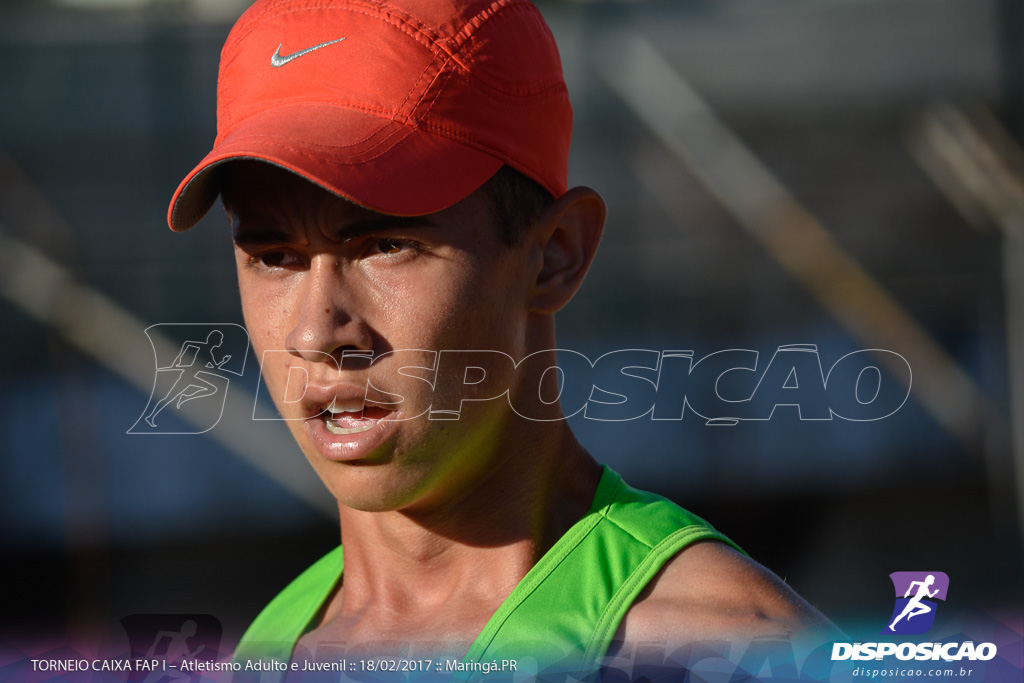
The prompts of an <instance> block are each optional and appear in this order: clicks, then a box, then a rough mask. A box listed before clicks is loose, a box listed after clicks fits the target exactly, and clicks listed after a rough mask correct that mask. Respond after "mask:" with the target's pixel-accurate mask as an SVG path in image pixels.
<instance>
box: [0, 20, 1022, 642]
mask: <svg viewBox="0 0 1024 683" xmlns="http://www.w3.org/2000/svg"><path fill="white" fill-rule="evenodd" d="M246 4H247V3H246V2H244V1H240V0H216V1H215V0H49V1H44V0H0V254H2V260H3V264H4V265H3V268H2V269H0V320H2V321H3V322H2V325H3V335H2V338H0V345H2V348H3V350H4V352H3V354H2V355H0V406H2V411H0V434H2V440H0V453H2V467H0V496H2V500H3V504H2V505H0V519H2V531H0V533H2V536H0V544H2V556H3V563H4V571H5V574H6V576H7V577H8V585H9V586H11V587H15V588H16V589H15V590H10V591H8V593H7V594H6V596H5V607H4V610H3V613H2V617H0V619H2V623H0V639H2V640H3V642H5V643H17V644H19V645H23V644H25V643H28V642H30V641H32V640H33V639H35V638H40V637H42V638H45V639H47V640H49V641H50V642H69V643H82V642H91V641H96V640H103V639H107V638H111V639H116V638H117V637H118V635H117V634H118V633H119V628H120V627H119V626H118V622H119V620H120V619H122V618H123V617H125V616H126V615H131V614H144V613H183V614H184V613H203V614H211V615H214V616H215V617H216V618H217V619H219V620H220V621H221V622H222V623H223V625H224V628H225V636H226V640H227V641H228V642H229V646H230V643H232V642H233V639H234V638H236V637H237V636H238V635H239V634H240V632H241V630H242V629H243V628H244V627H245V625H247V623H248V622H249V621H250V620H251V619H252V617H253V616H255V614H256V613H257V612H258V610H259V609H260V608H261V607H262V606H263V605H264V604H265V603H266V602H267V600H268V599H269V598H270V597H271V596H273V595H274V594H275V593H276V592H277V591H278V590H279V589H280V588H281V587H282V586H283V585H284V584H285V583H286V582H287V581H288V580H290V579H291V578H293V577H294V576H295V575H296V574H297V573H298V572H299V571H300V570H301V569H303V568H304V567H305V566H307V565H308V564H309V563H310V562H311V561H312V560H314V559H315V558H317V557H319V556H320V555H321V554H323V553H324V552H326V551H327V550H328V549H329V548H331V547H333V546H334V545H335V544H336V543H337V528H336V521H334V520H333V519H332V515H331V512H330V508H331V505H330V501H329V500H328V496H327V494H326V492H325V491H324V490H323V489H322V487H321V486H320V484H319V483H318V482H317V481H316V480H315V478H314V477H313V475H312V474H311V473H310V472H309V471H308V466H307V465H306V463H305V461H304V458H303V457H302V455H301V453H299V452H298V451H297V449H296V448H295V447H294V446H293V445H292V444H291V442H290V439H289V438H288V437H287V436H286V435H283V434H282V429H283V427H282V425H281V423H276V422H259V423H257V422H252V421H250V420H247V419H245V418H244V411H243V412H241V413H239V415H240V416H236V417H238V419H232V417H233V414H232V413H231V407H230V406H229V408H228V410H227V413H226V416H225V419H224V420H222V422H221V424H218V425H217V427H215V428H214V429H213V430H211V431H210V432H207V433H206V434H201V435H168V436H156V435H137V434H127V433H126V432H127V431H128V430H129V428H131V427H132V425H133V424H135V423H136V421H137V420H138V419H139V417H140V415H141V413H142V411H143V409H144V407H145V406H146V403H147V399H148V397H149V394H150V391H151V388H152V386H153V370H154V360H153V351H152V350H151V347H150V344H149V340H148V339H147V336H146V332H145V330H146V328H147V327H149V326H150V325H153V324H156V323H241V316H240V313H239V304H238V296H237V291H236V283H235V275H234V268H233V265H232V257H231V244H230V239H229V235H228V232H227V230H226V228H225V223H224V221H223V219H222V218H221V216H220V215H219V214H218V213H217V212H216V211H215V212H213V213H212V214H211V216H209V217H207V219H205V220H204V223H205V225H202V226H200V227H199V228H198V229H196V230H194V231H192V232H189V233H188V234H186V235H176V234H172V233H171V232H170V231H169V230H168V229H167V228H166V224H165V211H166V207H167V201H168V200H169V198H170V195H171V193H172V191H173V190H174V188H175V187H176V186H177V183H178V182H179V180H180V179H181V178H182V177H183V176H184V174H185V173H186V172H187V171H188V170H190V169H191V168H192V166H193V164H195V163H196V162H197V161H198V160H199V159H200V158H201V157H202V156H203V155H204V154H205V153H206V151H207V150H208V149H209V146H210V144H211V143H212V141H213V137H214V134H215V96H216V73H217V59H218V53H219V49H220V46H221V44H222V42H223V40H224V38H225V37H226V35H227V32H228V30H229V29H230V26H231V23H232V22H233V21H234V19H235V18H236V17H237V16H238V15H239V14H240V13H241V11H242V10H243V9H244V6H245V5H246ZM538 5H539V6H540V8H541V10H542V11H543V12H544V14H545V16H546V17H547V19H548V21H549V23H550V25H551V27H552V30H553V31H554V33H555V35H556V38H557V39H558V41H559V44H560V47H561V51H562V58H563V62H564V68H565V72H566V78H567V81H568V83H569V88H570V92H571V95H572V98H573V102H574V108H575V116H576V124H575V136H574V143H573V144H574V153H573V158H572V167H571V170H570V178H571V180H572V181H573V182H574V183H578V184H587V185H591V186H593V187H595V188H597V189H598V190H599V191H601V192H602V193H603V194H604V196H605V198H606V199H607V202H608V205H609V207H610V216H609V222H608V226H607V229H606V233H605V238H604V241H603V243H602V246H601V250H600V253H599V255H598V259H597V262H596V264H595V266H594V268H593V270H592V271H591V275H590V276H589V279H588V281H587V283H586V284H585V286H584V288H583V290H582V291H581V292H580V294H579V296H578V297H577V298H576V299H575V300H574V301H573V302H572V303H571V304H570V306H569V307H568V309H567V310H566V311H565V312H564V314H563V315H562V316H561V319H560V339H559V344H560V346H561V347H563V348H566V349H573V350H576V351H580V352H582V353H584V354H586V355H588V356H589V357H590V358H591V359H595V358H597V357H598V356H600V355H601V354H603V353H607V352H609V351H613V350H617V349H627V348H636V349H654V350H691V351H693V354H694V357H695V359H699V358H702V357H704V356H706V355H708V354H710V353H713V352H715V351H720V350H726V349H750V350H754V351H757V352H758V353H759V355H760V358H759V363H758V369H759V370H760V369H763V368H764V366H765V365H766V364H767V363H768V361H769V359H771V358H772V356H773V355H774V353H775V350H776V349H777V348H778V347H780V346H782V345H792V344H800V345H814V346H815V347H816V349H817V352H818V357H819V358H820V363H821V366H822V369H823V371H824V372H825V373H827V372H828V370H829V368H830V367H831V366H832V365H833V364H834V363H835V362H836V361H838V360H839V359H840V358H841V357H843V356H844V355H846V354H848V353H851V352H854V351H858V350H861V349H886V350H891V351H894V352H896V353H898V354H900V355H901V356H902V357H904V358H905V359H906V360H907V362H908V363H909V365H910V367H911V368H912V369H913V384H912V386H911V387H910V389H909V398H908V400H907V401H906V403H905V404H904V405H903V406H902V407H901V408H900V409H899V410H898V411H897V412H896V413H895V414H893V415H891V416H890V417H887V418H885V419H882V420H877V421H871V422H851V421H847V420H842V419H838V418H837V419H833V420H827V421H808V420H800V419H799V415H798V413H797V412H796V410H795V409H794V408H792V407H790V406H785V405H780V406H779V407H778V408H777V409H776V412H775V414H774V415H773V417H772V419H771V420H767V421H760V422H746V421H744V422H739V423H738V424H734V425H731V426H730V425H707V424H705V421H704V420H702V419H701V418H700V417H699V416H697V415H696V414H694V413H688V414H687V415H686V417H685V418H684V419H683V420H681V421H657V422H656V421H653V420H651V419H650V418H649V417H646V418H642V419H640V420H635V421H630V422H595V421H593V420H576V419H574V421H573V424H574V427H575V428H576V429H577V431H578V433H579V435H580V437H581V439H582V440H583V441H584V443H585V445H587V447H588V448H590V450H591V451H592V452H593V453H594V455H595V456H597V457H598V458H599V459H600V460H602V461H604V462H608V463H610V464H611V465H613V466H614V467H616V468H617V469H618V470H619V471H620V472H621V473H622V474H623V475H624V476H625V477H626V479H627V480H628V481H629V482H630V483H632V484H634V485H636V486H640V487H644V488H649V489H652V490H655V491H657V492H659V493H663V494H665V495H668V496H670V497H672V498H674V499H676V500H677V501H679V502H680V503H682V504H683V505H684V506H686V507H688V508H690V509H692V510H693V511H695V512H697V513H699V514H701V515H703V516H705V517H707V518H709V519H710V520H712V521H713V523H714V524H715V525H716V526H718V527H719V528H720V529H721V530H723V531H724V532H725V533H727V534H728V535H730V536H731V537H733V538H734V539H735V540H736V541H737V542H739V543H740V544H741V545H742V546H744V547H745V548H746V549H747V550H748V551H749V552H750V554H751V555H753V556H754V557H755V558H756V559H758V560H760V561H761V562H763V563H765V564H766V565H768V566H769V567H771V568H772V569H774V570H775V571H776V572H777V573H779V574H780V575H781V576H783V577H784V578H786V579H787V580H788V581H789V582H790V584H791V585H793V586H794V587H795V588H796V589H797V590H798V591H799V592H800V593H802V594H803V595H804V596H805V597H807V598H808V600H810V601H811V602H812V603H813V604H815V605H817V606H818V607H819V608H820V609H821V610H823V611H824V612H825V613H826V614H828V615H829V616H831V617H832V618H833V619H834V620H836V621H837V622H838V623H839V624H840V626H843V627H845V628H853V627H854V626H855V625H856V624H859V623H868V624H870V625H872V626H876V625H877V628H881V627H882V626H884V623H883V622H884V619H885V618H886V617H887V616H888V615H889V611H890V610H891V606H892V602H891V594H892V586H891V584H890V583H889V580H888V574H889V573H890V572H893V571H900V570H939V571H944V572H946V573H947V574H949V576H950V578H951V588H950V593H949V600H948V601H947V604H953V605H955V606H956V607H957V609H959V610H967V609H982V610H987V611H989V612H990V613H999V612H1002V613H1015V614H1017V615H1019V614H1020V606H1021V596H1022V593H1024V560H1022V543H1021V539H1022V536H1021V519H1022V512H1021V510H1022V508H1021V505H1022V502H1021V501H1022V481H1024V479H1022V472H1024V456H1022V449H1024V438H1022V437H1024V435H1022V433H1021V429H1022V427H1024V419H1022V418H1021V412H1022V410H1024V378H1022V376H1021V373H1022V372H1024V357H1022V354H1024V324H1022V321H1024V298H1022V295H1024V282H1021V279H1022V277H1024V232H1022V231H1024V181H1022V178H1024V156H1022V154H1021V152H1020V147H1019V142H1020V140H1021V135H1022V134H1024V3H1020V2H1017V1H1012V0H831V1H827V2H826V1H821V0H780V1H777V2H771V3H764V2H759V1H757V0H715V1H713V2H711V1H692V2H684V1H653V0H652V1H647V2H644V1H635V2H607V1H596V0H595V1H593V2H584V1H582V0H581V1H577V2H555V1H553V0H552V1H549V2H538ZM181 341H182V339H180V338H179V339H176V338H174V337H173V335H171V336H170V337H168V338H167V339H165V343H167V344H170V345H171V346H172V347H175V348H176V346H177V345H178V344H180V342H181ZM878 358H879V368H880V370H881V373H882V380H881V383H882V384H883V385H885V386H886V387H887V388H886V390H887V391H905V390H906V385H905V384H900V382H901V381H902V379H903V378H902V376H901V375H900V374H899V373H898V372H896V371H895V370H894V368H893V366H887V365H885V362H886V361H885V354H880V355H879V356H878ZM250 360H251V359H250ZM255 375H256V373H255V365H254V364H252V365H250V366H249V367H248V368H247V372H246V375H245V376H244V377H243V378H241V379H239V380H238V381H237V382H236V383H235V384H234V385H233V386H232V396H237V398H238V400H239V401H240V404H241V405H243V406H244V405H246V401H248V404H247V405H248V407H249V410H251V406H252V401H251V397H252V392H253V391H254V390H255V387H256V376H255ZM777 389H778V390H779V396H780V397H784V396H785V391H784V388H783V387H778V388H777ZM778 402H779V403H785V400H784V398H779V400H778ZM1015 431H1016V434H1015ZM1017 618H1018V619H1019V616H1018V617H1017ZM25 647H27V645H25Z"/></svg>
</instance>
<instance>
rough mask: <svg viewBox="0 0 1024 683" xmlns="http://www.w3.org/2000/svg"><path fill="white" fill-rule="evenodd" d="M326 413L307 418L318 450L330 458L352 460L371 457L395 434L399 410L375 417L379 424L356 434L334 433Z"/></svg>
mask: <svg viewBox="0 0 1024 683" xmlns="http://www.w3.org/2000/svg"><path fill="white" fill-rule="evenodd" d="M326 415H329V413H327V414H325V415H321V416H319V417H314V418H310V419H308V420H306V421H305V423H304V428H305V430H306V433H307V434H309V436H310V437H311V439H312V441H313V445H314V446H315V447H316V449H317V452H319V453H320V455H322V456H323V457H325V458H327V459H328V460H334V461H336V462H350V461H354V460H368V459H371V458H372V455H373V452H374V451H375V450H376V449H377V448H378V447H380V446H381V445H383V444H384V443H385V442H386V441H387V440H388V439H389V438H390V437H391V435H392V434H393V433H394V431H395V425H396V423H397V420H396V418H397V417H398V414H397V413H391V414H389V415H388V416H387V417H385V418H381V419H378V420H375V424H374V425H373V427H371V428H370V429H367V430H366V431H361V432H356V433H354V434H334V433H332V432H331V431H330V430H328V429H327V424H326V420H325V417H326Z"/></svg>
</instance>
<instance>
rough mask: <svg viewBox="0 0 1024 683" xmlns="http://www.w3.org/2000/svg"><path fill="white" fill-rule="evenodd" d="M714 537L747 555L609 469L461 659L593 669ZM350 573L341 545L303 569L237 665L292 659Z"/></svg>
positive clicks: (268, 611) (243, 645)
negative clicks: (684, 559) (654, 594)
mask: <svg viewBox="0 0 1024 683" xmlns="http://www.w3.org/2000/svg"><path fill="white" fill-rule="evenodd" d="M706 539H713V540H717V541H722V542H724V543H727V544H729V545H731V546H733V547H735V548H737V549H739V548H738V547H737V546H736V545H735V544H734V543H732V541H730V540H729V539H728V538H726V537H725V536H723V535H722V534H721V533H719V532H718V531H716V530H715V529H714V528H712V527H711V525H710V524H708V523H707V522H705V521H704V520H703V519H701V518H700V517H697V516H696V515H694V514H691V513H690V512H687V511H686V510H684V509H682V508H681V507H679V506H678V505H676V504H675V503H672V502H670V501H668V500H667V499H665V498H662V497H661V496H657V495H654V494H653V493H648V492H646V491H639V490H637V489H634V488H631V487H630V486H628V485H626V484H625V482H623V481H622V478H621V477H619V475H618V474H616V473H615V472H614V471H613V470H612V469H611V468H609V467H607V466H605V467H604V470H603V472H602V475H601V480H600V483H599V484H598V487H597V491H596V493H595V494H594V502H593V505H592V506H591V508H590V511H589V512H588V513H587V514H586V515H585V516H584V517H583V518H582V519H581V520H579V521H578V522H577V523H576V524H574V525H573V526H572V528H570V529H569V531H568V532H566V534H565V535H564V536H563V537H562V538H561V539H559V540H558V542H557V543H555V545H554V546H553V547H552V548H551V549H550V550H548V552H547V553H545V554H544V556H543V557H541V559H540V560H539V561H538V562H537V564H536V565H534V567H533V568H532V569H531V570H530V571H529V572H528V573H527V574H526V576H524V577H523V579H522V580H521V581H520V582H519V584H518V585H517V586H516V587H515V588H514V589H513V591H512V593H511V594H510V595H509V596H508V598H507V599H506V600H505V602H504V603H502V604H501V606H500V607H498V609H497V611H495V613H494V614H493V615H492V616H491V618H490V620H489V621H488V622H487V624H486V625H485V626H484V629H483V630H482V631H481V632H480V635H479V636H477V638H476V640H475V641H474V642H473V645H472V646H471V647H470V649H469V651H468V652H467V654H466V656H465V658H464V660H463V661H464V662H484V661H488V662H489V661H492V660H498V661H501V660H502V659H513V660H520V659H523V658H529V659H531V660H532V661H533V662H534V663H536V664H537V666H538V667H539V668H540V669H545V668H549V667H551V666H556V667H557V669H558V670H561V671H566V670H589V669H590V668H593V667H594V666H596V665H597V664H599V663H600V659H601V658H602V657H603V656H604V655H605V652H606V651H607V649H608V646H609V645H610V644H611V639H612V636H613V635H614V634H615V632H616V630H617V629H618V627H619V622H620V621H622V618H623V616H625V614H626V611H627V610H628V609H629V607H630V605H632V604H633V601H634V600H635V599H636V597H637V596H638V595H639V594H640V592H641V591H642V590H643V589H644V587H645V586H646V585H647V584H648V582H650V580H651V579H652V578H653V577H654V575H655V574H657V573H658V570H660V569H661V568H662V566H664V564H665V562H667V561H668V560H669V559H670V558H671V557H672V556H674V555H675V554H676V553H678V552H679V551H680V550H682V549H683V548H685V547H686V546H688V545H690V544H692V543H694V542H696V541H701V540H706ZM343 567H344V558H343V551H342V548H341V547H340V546H339V547H338V548H335V549H334V550H333V551H331V552H330V553H328V554H327V555H326V556H324V557H323V558H321V559H320V560H319V561H317V562H316V563H315V564H314V565H313V566H311V567H310V568H309V569H307V570H306V571H305V572H303V573H302V574H301V575H300V576H299V577H298V578H297V579H295V580H294V581H293V582H292V583H291V584H290V585H289V586H288V587H287V588H285V589H284V590H283V591H282V592H281V593H280V594H278V595H277V597H275V598H274V599H273V600H272V601H271V602H270V604H268V605H267V606H266V608H264V610H263V611H262V612H261V613H260V614H259V616H257V617H256V620H255V621H253V623H252V625H251V626H250V627H249V629H248V630H247V631H246V632H245V634H244V635H243V636H242V640H241V642H240V643H239V645H238V648H237V650H236V651H235V659H236V660H246V659H251V660H256V659H266V658H273V659H278V660H281V661H287V660H289V659H290V658H291V656H292V652H293V650H294V648H295V644H296V643H297V642H298V640H299V638H300V637H301V636H302V635H303V634H304V633H306V632H307V631H309V630H311V629H312V628H313V627H315V626H316V624H315V623H314V620H315V619H316V617H317V615H318V614H319V613H320V611H321V609H322V607H323V606H324V604H325V602H326V601H327V599H328V598H329V597H330V595H331V593H332V592H333V590H334V587H335V586H336V585H337V584H338V582H339V581H340V580H341V575H342V570H343Z"/></svg>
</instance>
